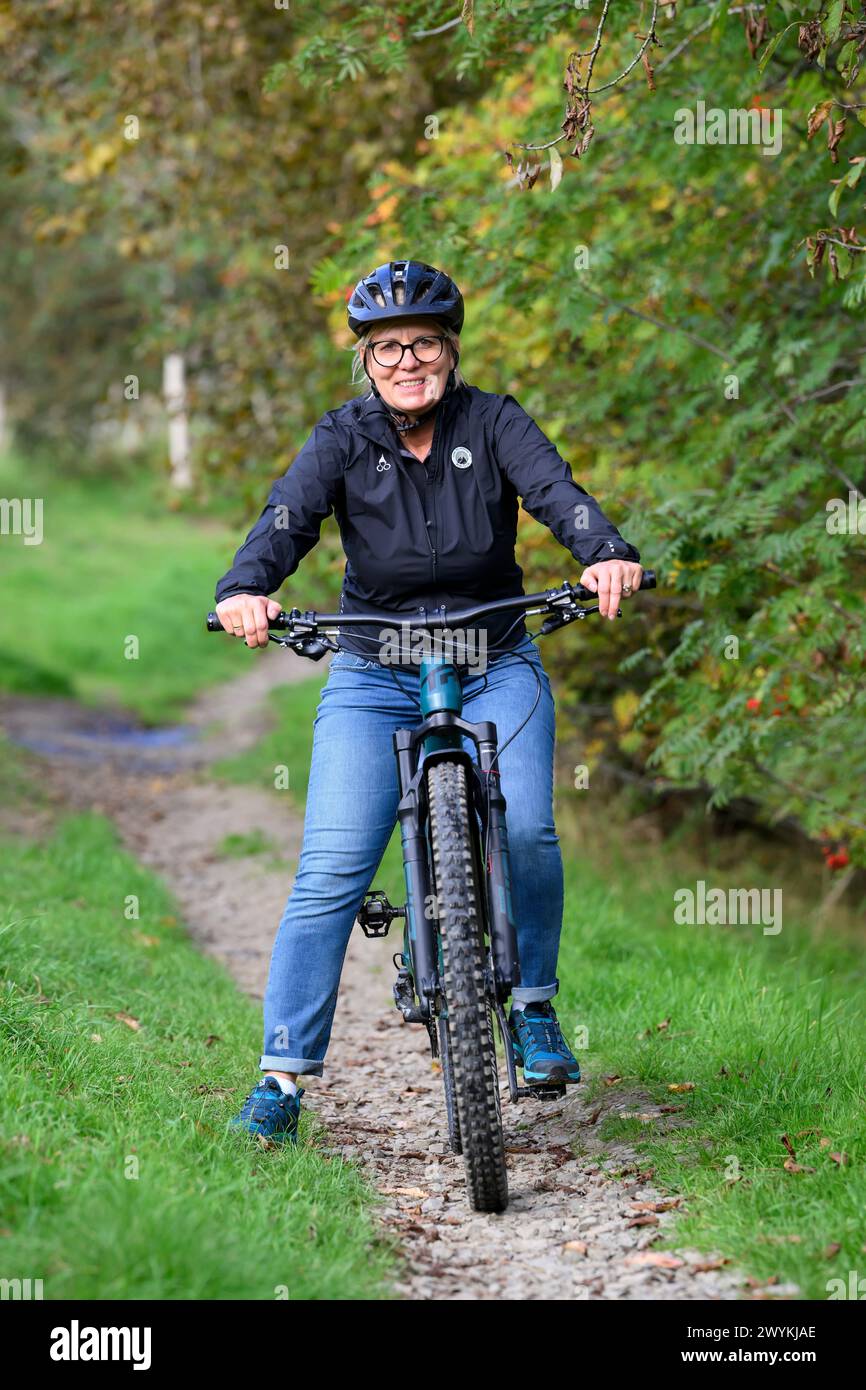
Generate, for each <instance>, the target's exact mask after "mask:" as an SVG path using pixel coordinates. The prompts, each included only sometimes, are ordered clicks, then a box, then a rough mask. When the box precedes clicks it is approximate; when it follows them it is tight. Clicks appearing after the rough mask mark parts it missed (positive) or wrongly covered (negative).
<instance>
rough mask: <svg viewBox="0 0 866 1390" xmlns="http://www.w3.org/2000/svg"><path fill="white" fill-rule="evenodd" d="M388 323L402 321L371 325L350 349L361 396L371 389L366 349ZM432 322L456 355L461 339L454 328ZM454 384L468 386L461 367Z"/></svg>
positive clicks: (353, 371)
mask: <svg viewBox="0 0 866 1390" xmlns="http://www.w3.org/2000/svg"><path fill="white" fill-rule="evenodd" d="M386 322H393V323H399V322H400V320H399V319H393V320H385V319H382V320H381V321H380V322H379V323H374V324H371V325H370V327H369V328H368V329H367V330H366V331H365V332H364V333H362V334H361V336H360V338H359V339H358V341H357V343H353V344H352V345H351V347H350V348H349V352H351V353H352V382H353V384H354V385H355V386H360V388H361V391H360V393H359V394H361V395H363V394H364V393H365V392H366V391H368V390H369V389H370V379H369V377H368V376H367V373H366V372H365V370H364V349H365V348H367V347H369V346H370V338H371V336H372V334H373V333H374V332H375V331H376V329H377V328H382V327H383V325H384V324H385V323H386ZM430 322H431V323H433V324H435V325H436V327H437V328H438V329H439V330H440V332H441V333H442V334H443V335H444V337H445V338H446V339H447V340H448V342H449V343H450V345H451V347H452V348H453V350H454V352H455V353H456V352H457V351H458V347H457V345H458V343H459V341H460V339H459V337H458V335H457V334H456V333H455V332H454V330H453V328H449V327H448V325H447V324H445V323H440V322H439V320H438V319H431V320H430ZM454 383H455V385H456V386H465V385H466V379H465V377H464V375H463V373H462V372H461V370H460V368H459V367H455V369H454Z"/></svg>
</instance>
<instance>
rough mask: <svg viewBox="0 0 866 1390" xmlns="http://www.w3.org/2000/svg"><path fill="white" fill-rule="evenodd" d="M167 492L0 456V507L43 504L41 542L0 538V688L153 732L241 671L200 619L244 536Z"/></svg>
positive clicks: (128, 479)
mask: <svg viewBox="0 0 866 1390" xmlns="http://www.w3.org/2000/svg"><path fill="white" fill-rule="evenodd" d="M164 493H165V488H164V486H163V484H161V483H160V482H159V481H155V480H154V477H153V473H152V470H149V469H146V468H144V467H142V468H141V470H140V471H138V472H136V471H132V470H130V468H129V466H128V465H124V467H123V468H122V469H121V467H120V465H118V466H117V468H116V469H114V470H113V471H112V473H111V474H108V473H104V474H100V475H98V476H93V475H90V476H88V477H80V478H64V477H62V476H58V475H56V474H54V473H49V472H48V471H47V469H46V468H45V466H44V464H39V463H36V462H34V461H32V460H28V461H26V462H25V461H24V460H21V459H15V458H12V457H9V456H6V457H4V458H2V459H0V496H3V497H6V498H12V497H41V498H42V499H43V523H42V529H43V540H42V543H41V544H39V545H25V544H24V541H23V538H22V537H18V536H14V535H3V536H0V566H2V584H3V599H4V601H3V604H2V606H0V688H3V689H6V690H13V691H16V692H24V693H28V694H37V695H74V696H76V697H77V698H79V699H81V700H83V701H84V702H86V703H88V704H99V703H100V702H104V701H119V702H120V703H121V704H123V705H125V706H126V707H127V708H129V709H131V710H133V711H135V712H136V713H137V714H139V715H140V716H141V717H142V718H143V719H145V720H147V721H149V722H154V723H156V722H159V721H162V720H168V719H172V718H174V717H176V715H177V714H178V713H179V712H180V710H181V709H182V708H183V705H184V704H185V702H187V701H188V700H189V699H190V697H191V696H193V695H194V694H195V693H196V692H197V691H198V690H200V689H201V688H202V687H203V686H205V685H207V684H209V683H211V682H213V681H216V680H220V679H224V678H226V677H227V676H230V675H231V674H233V673H234V674H237V673H239V671H240V670H241V669H242V665H243V663H242V662H241V661H239V660H238V651H237V650H235V646H234V644H233V643H230V642H228V641H221V640H220V638H219V637H217V636H214V635H212V634H208V633H207V632H206V631H205V630H204V626H203V622H204V616H205V614H206V613H207V612H208V610H209V609H211V608H212V607H213V591H214V586H215V583H216V580H217V579H218V578H219V577H220V575H221V574H223V573H224V572H225V570H226V569H227V568H228V565H229V563H230V561H231V557H232V554H233V553H234V550H235V548H236V546H237V544H238V542H239V540H240V539H241V537H240V536H239V535H238V534H236V533H234V532H233V531H232V530H230V529H229V528H228V527H227V526H226V525H225V524H224V523H219V524H214V523H212V522H209V521H208V520H206V519H205V518H204V517H202V516H201V515H197V514H196V513H195V511H194V510H193V509H192V504H189V505H188V508H187V510H180V511H172V510H171V509H170V508H169V506H168V504H167V499H166V497H165V495H164ZM130 638H134V639H136V640H137V643H138V654H137V657H132V656H131V655H130V653H131V652H132V651H133V650H134V648H133V645H132V643H131V642H130V641H129V639H130ZM237 646H238V647H240V646H241V644H240V643H238V644H237ZM244 655H246V656H250V655H251V654H249V653H248V652H247V651H246V648H244Z"/></svg>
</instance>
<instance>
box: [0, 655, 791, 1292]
mask: <svg viewBox="0 0 866 1390" xmlns="http://www.w3.org/2000/svg"><path fill="white" fill-rule="evenodd" d="M312 674H320V675H321V679H322V681H324V679H325V675H326V672H325V669H324V668H323V667H320V668H317V669H316V671H315V672H314V669H313V668H312V667H311V665H310V663H309V662H307V661H305V660H303V658H300V657H296V656H294V655H293V654H292V653H289V652H281V653H277V652H275V651H274V652H270V651H269V652H268V653H267V654H263V655H261V656H257V658H256V659H255V660H254V664H253V665H252V668H251V670H250V671H249V672H248V673H247V674H245V675H243V676H242V677H241V678H240V679H239V680H237V681H233V682H232V683H231V684H230V685H228V686H224V687H221V688H219V689H217V690H215V691H213V692H210V693H208V694H206V695H205V696H204V697H203V698H202V699H201V700H200V701H199V702H198V704H197V705H196V706H195V708H194V709H193V710H192V711H191V714H190V717H189V720H188V722H187V724H186V725H185V730H186V732H184V729H181V730H177V731H174V732H172V731H163V732H162V734H156V735H149V734H146V733H145V734H144V735H142V734H141V733H140V732H138V733H137V731H136V730H135V728H134V726H131V725H130V724H129V723H128V721H125V720H124V719H123V718H122V717H117V718H113V717H111V716H108V715H104V714H97V713H94V712H93V711H86V710H83V709H82V708H81V707H79V706H76V705H75V704H73V703H71V702H68V701H35V700H29V699H19V698H7V699H5V700H3V701H2V702H0V723H2V726H3V727H4V729H5V730H6V732H7V734H8V735H9V736H10V737H11V738H13V739H14V740H16V741H19V742H22V743H24V744H26V745H27V746H29V747H30V748H31V749H33V750H34V751H37V752H39V753H40V754H41V755H42V756H43V757H45V759H46V772H47V774H48V777H49V779H50V781H51V783H52V785H53V786H54V788H55V789H56V793H57V794H58V795H59V796H61V797H62V798H63V800H64V801H66V802H67V803H70V804H72V805H74V806H78V807H92V808H96V809H99V810H101V811H103V812H104V813H106V814H107V815H109V816H111V817H112V818H113V819H114V820H115V822H116V823H117V825H118V827H119V829H120V832H121V834H122V836H123V839H124V841H125V843H126V844H127V846H128V847H129V849H130V850H131V851H132V853H134V854H135V855H136V856H137V857H138V858H139V859H140V860H142V861H143V862H144V863H145V864H147V865H149V866H150V867H151V868H153V869H154V870H156V871H157V872H158V873H159V874H161V875H162V877H163V878H164V879H165V880H166V882H167V883H168V885H169V886H170V888H171V890H172V892H173V893H174V894H175V897H176V898H177V900H178V903H179V905H180V907H181V909H182V911H183V915H184V918H185V920H186V922H187V924H188V926H189V929H190V932H191V933H192V935H193V937H194V938H195V940H196V941H197V942H198V943H199V944H200V945H201V947H202V949H203V950H205V951H206V952H208V953H210V954H212V955H214V956H216V957H218V958H219V959H220V960H222V961H224V963H225V964H226V966H227V967H228V969H229V970H230V972H231V973H232V975H233V976H234V978H235V979H236V980H237V982H238V984H239V985H240V987H241V988H242V989H243V990H245V991H246V992H247V993H249V994H250V995H252V996H254V997H256V998H259V999H261V997H262V994H263V991H264V985H265V979H266V975H267V967H268V961H269V957H270V951H271V947H272V944H273V938H274V933H275V930H276V925H277V922H278V921H279V918H280V915H281V913H282V910H283V907H284V905H285V900H286V896H287V893H288V890H289V887H290V883H291V877H290V872H289V867H287V868H286V869H285V870H284V871H279V869H278V868H275V867H273V866H272V865H271V866H266V865H264V864H262V862H261V859H260V857H259V856H251V857H248V858H246V859H237V858H230V859H226V858H223V857H218V856H216V855H215V854H214V849H215V847H216V846H217V845H218V844H219V843H220V841H221V840H222V839H223V838H224V837H225V836H227V835H229V834H233V833H234V834H236V833H238V832H239V831H243V832H244V833H248V832H251V831H255V830H260V831H262V832H263V833H264V834H265V835H266V836H267V837H268V838H269V839H272V840H275V841H277V842H278V843H279V844H280V845H281V846H282V847H284V851H282V852H284V854H285V857H286V859H287V860H290V861H293V862H295V861H296V859H297V855H298V853H299V850H300V843H301V831H302V822H301V819H300V817H299V816H298V814H297V812H296V811H294V810H293V809H292V808H291V807H290V806H289V805H288V802H287V799H281V798H280V797H278V796H276V795H274V794H270V793H267V792H264V791H261V792H260V791H257V790H255V789H254V788H247V787H236V786H228V785H225V784H221V783H218V782H215V781H214V780H213V779H212V778H210V777H209V776H208V772H207V768H208V764H209V763H211V762H213V761H214V760H215V759H217V758H220V757H224V756H226V755H228V754H231V753H232V752H235V751H239V750H240V748H241V747H243V746H248V745H249V744H250V743H251V742H253V741H255V739H257V738H258V737H259V736H260V735H261V732H262V728H263V720H264V716H265V713H266V706H265V701H266V697H267V695H268V693H269V692H270V690H272V689H274V688H275V687H276V686H278V685H281V684H286V683H289V682H292V681H296V680H305V679H309V678H310V676H311V675H312ZM241 710H242V711H243V712H244V714H245V715H246V716H247V721H246V722H247V728H250V727H252V728H253V730H254V733H253V734H252V735H247V736H244V735H242V734H240V733H239V731H238V722H237V720H238V712H239V711H241ZM58 730H59V731H60V732H59V733H58ZM394 949H395V943H394V942H393V941H391V940H390V939H385V940H384V941H368V940H367V939H366V938H365V937H364V936H363V935H362V933H361V932H360V930H359V929H356V931H355V932H354V933H353V935H352V940H351V942H350V946H349V951H348V955H347V958H346V966H345V970H344V974H343V979H342V986H341V991H340V999H339V1003H338V1007H337V1014H336V1020H335V1027H334V1037H333V1041H332V1044H331V1048H330V1050H329V1053H328V1057H327V1060H326V1067H325V1076H324V1077H323V1078H321V1079H316V1078H308V1081H307V1090H306V1094H305V1096H304V1105H305V1107H306V1108H308V1109H310V1110H312V1111H315V1113H316V1115H317V1116H318V1117H319V1118H320V1119H321V1120H322V1121H323V1123H324V1124H325V1125H326V1127H327V1129H328V1132H329V1136H330V1139H329V1149H330V1151H332V1152H335V1153H342V1155H343V1156H344V1157H346V1158H351V1159H357V1160H360V1161H361V1162H362V1163H363V1164H364V1165H365V1166H366V1168H367V1170H368V1172H369V1174H370V1176H371V1178H372V1180H373V1181H374V1182H375V1184H376V1186H377V1187H378V1188H379V1190H380V1191H381V1192H382V1193H383V1194H384V1195H385V1201H386V1205H385V1206H384V1208H383V1212H382V1216H383V1220H384V1221H385V1222H386V1223H387V1224H388V1225H389V1227H390V1228H391V1229H392V1230H396V1231H397V1232H398V1234H399V1237H400V1240H401V1244H402V1248H403V1250H404V1252H405V1256H406V1262H405V1267H404V1270H403V1272H402V1274H401V1277H400V1279H399V1281H398V1288H399V1289H400V1291H401V1292H402V1293H403V1294H404V1295H405V1296H406V1297H408V1298H412V1299H428V1298H431V1299H520V1300H523V1299H538V1300H541V1299H549V1298H551V1296H552V1291H554V1290H555V1291H556V1293H555V1294H553V1296H555V1297H557V1298H559V1299H571V1298H664V1299H669V1298H671V1299H673V1298H675V1299H707V1298H711V1299H732V1298H738V1297H743V1296H744V1295H746V1294H747V1290H745V1288H744V1281H743V1277H742V1276H739V1277H737V1276H736V1275H735V1274H734V1273H733V1272H730V1271H729V1270H728V1269H726V1268H721V1269H707V1268H706V1265H707V1264H708V1263H712V1261H708V1260H707V1257H706V1256H701V1255H699V1254H697V1253H696V1252H693V1251H692V1252H690V1251H687V1250H682V1251H679V1252H678V1253H677V1256H676V1257H675V1258H672V1257H671V1256H670V1255H669V1254H666V1255H664V1256H661V1255H659V1254H654V1252H653V1249H652V1247H653V1245H654V1243H655V1242H657V1240H658V1238H659V1234H660V1233H663V1232H664V1231H665V1228H666V1224H667V1223H669V1222H670V1221H671V1220H672V1219H673V1216H672V1214H670V1213H669V1212H665V1211H662V1212H661V1213H660V1214H659V1215H658V1217H657V1221H658V1225H650V1226H647V1225H643V1226H641V1225H637V1226H636V1225H633V1224H631V1225H630V1224H629V1223H630V1222H634V1220H635V1218H636V1217H637V1216H640V1215H646V1214H652V1213H647V1211H646V1208H645V1207H643V1209H641V1206H639V1204H646V1203H654V1202H660V1201H662V1200H663V1199H662V1196H661V1194H660V1193H659V1192H658V1191H656V1190H654V1189H653V1187H652V1185H651V1182H650V1180H649V1179H650V1177H651V1174H646V1173H642V1172H641V1171H640V1165H639V1162H638V1160H637V1157H636V1155H635V1154H634V1152H633V1151H632V1150H630V1149H629V1148H628V1147H627V1146H625V1145H623V1144H602V1143H601V1142H600V1141H599V1140H598V1138H597V1135H598V1126H599V1124H600V1123H601V1121H602V1120H603V1119H604V1118H605V1117H606V1116H607V1115H610V1114H616V1113H622V1112H630V1111H631V1112H634V1111H639V1112H640V1113H642V1114H645V1113H649V1112H654V1113H657V1107H656V1106H654V1105H653V1104H652V1103H651V1102H650V1101H648V1099H647V1098H646V1097H645V1096H643V1095H641V1094H639V1093H625V1092H623V1091H621V1090H620V1089H619V1088H616V1089H612V1090H611V1091H610V1093H609V1094H606V1095H605V1096H604V1098H603V1101H602V1102H601V1103H600V1104H601V1109H600V1110H599V1106H598V1104H597V1105H596V1107H595V1108H594V1109H592V1110H590V1108H589V1107H588V1106H587V1105H586V1103H585V1102H584V1098H583V1096H584V1088H583V1087H582V1086H577V1087H571V1088H569V1091H568V1095H567V1098H566V1099H565V1100H563V1101H557V1102H554V1104H553V1108H551V1109H546V1108H544V1107H543V1106H541V1105H539V1104H537V1103H535V1102H531V1101H527V1102H523V1103H521V1104H520V1105H518V1106H512V1105H510V1104H508V1103H505V1104H504V1107H503V1112H504V1122H505V1129H506V1144H507V1147H508V1153H509V1183H510V1190H511V1202H510V1205H509V1208H508V1210H507V1212H505V1213H504V1214H502V1215H499V1216H482V1215H479V1214H477V1213H473V1212H471V1211H470V1210H469V1209H468V1207H467V1205H466V1202H465V1192H464V1176H463V1165H462V1159H461V1158H459V1157H455V1156H454V1155H452V1154H451V1153H450V1152H448V1146H447V1142H446V1129H445V1123H444V1102H443V1098H442V1091H441V1078H440V1076H439V1074H438V1071H437V1070H436V1069H435V1068H434V1065H433V1064H432V1062H431V1058H430V1053H429V1047H428V1042H427V1035H426V1032H425V1031H424V1030H423V1029H422V1028H421V1027H420V1026H411V1025H406V1024H404V1023H403V1022H402V1019H401V1018H400V1016H399V1015H398V1013H397V1011H396V1009H395V1008H394V1005H393V999H392V996H391V983H392V980H393V978H394V970H393V966H392V964H391V959H390V957H391V954H392V952H393V950H394ZM258 1049H259V1039H258V1038H253V1037H251V1038H250V1084H252V1082H253V1080H254V1078H255V1076H256V1074H257V1072H256V1064H257V1061H258ZM240 1099H241V1097H238V1103H239V1102H240ZM677 1122H678V1117H677V1116H675V1115H664V1116H661V1117H660V1119H659V1122H658V1123H659V1125H662V1124H667V1125H669V1126H670V1125H673V1124H675V1123H677ZM575 1141H576V1143H575ZM573 1146H574V1149H576V1151H577V1152H578V1153H579V1155H580V1156H579V1157H576V1156H575V1153H574V1151H573ZM661 1260H664V1263H663V1264H662V1263H653V1261H661ZM773 1292H774V1293H775V1294H776V1295H778V1294H783V1295H784V1294H786V1293H787V1294H796V1292H797V1291H796V1289H794V1288H793V1286H792V1287H790V1288H785V1289H781V1288H776V1289H775V1290H773Z"/></svg>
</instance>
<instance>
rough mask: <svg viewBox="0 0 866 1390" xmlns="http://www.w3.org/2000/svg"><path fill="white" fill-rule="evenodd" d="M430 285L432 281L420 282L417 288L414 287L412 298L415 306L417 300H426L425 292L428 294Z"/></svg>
mask: <svg viewBox="0 0 866 1390" xmlns="http://www.w3.org/2000/svg"><path fill="white" fill-rule="evenodd" d="M432 284H433V281H432V280H422V281H421V283H420V284H419V285H418V286H416V289H415V294H414V296H413V299H414V302H415V303H416V304H417V303H418V301H419V300H421V299H426V297H427V292H428V290H429V289H430V287H431V285H432Z"/></svg>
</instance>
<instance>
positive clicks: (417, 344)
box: [370, 335, 445, 367]
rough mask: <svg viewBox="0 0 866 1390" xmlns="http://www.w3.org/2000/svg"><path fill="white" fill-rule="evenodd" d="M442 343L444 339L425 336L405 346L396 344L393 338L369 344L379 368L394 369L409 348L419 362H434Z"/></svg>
mask: <svg viewBox="0 0 866 1390" xmlns="http://www.w3.org/2000/svg"><path fill="white" fill-rule="evenodd" d="M444 342H445V339H444V337H441V336H436V335H425V336H424V337H423V338H416V339H415V340H414V342H411V343H405V344H404V343H398V342H397V341H396V339H394V338H387V339H383V340H381V341H379V342H375V343H370V351H371V352H372V354H373V357H374V358H375V360H376V361H377V362H378V363H379V366H380V367H396V366H398V365H399V363H401V362H402V361H403V354H404V353H405V352H406V351H407V349H410V348H411V350H412V353H413V355H414V356H415V357H416V358H417V360H418V361H419V362H435V361H436V359H437V358H438V357H441V356H442V344H443V343H444Z"/></svg>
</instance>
